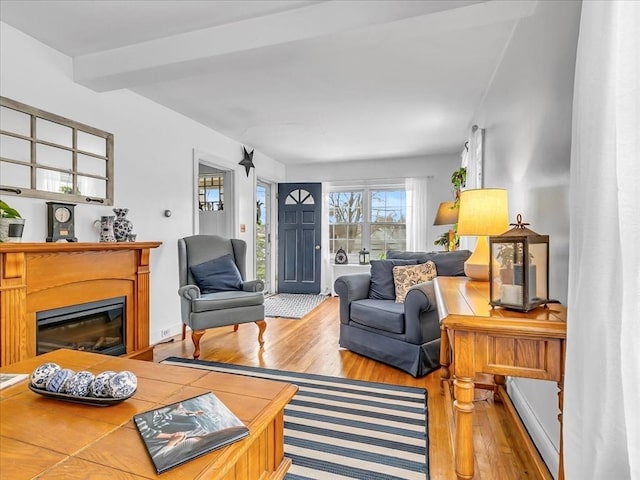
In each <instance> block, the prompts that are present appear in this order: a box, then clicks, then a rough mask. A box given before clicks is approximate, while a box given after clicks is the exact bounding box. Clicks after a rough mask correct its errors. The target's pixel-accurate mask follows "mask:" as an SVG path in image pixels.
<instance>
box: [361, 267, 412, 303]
mask: <svg viewBox="0 0 640 480" xmlns="http://www.w3.org/2000/svg"><path fill="white" fill-rule="evenodd" d="M417 264H418V260H371V283H370V285H369V298H370V299H373V300H393V301H395V299H396V286H395V284H394V283H393V267H395V266H398V265H417Z"/></svg>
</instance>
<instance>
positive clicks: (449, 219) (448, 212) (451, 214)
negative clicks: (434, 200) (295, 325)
mask: <svg viewBox="0 0 640 480" xmlns="http://www.w3.org/2000/svg"><path fill="white" fill-rule="evenodd" d="M457 221H458V207H457V206H456V204H455V202H441V203H440V206H439V207H438V213H436V218H435V220H434V221H433V224H434V225H453V224H454V223H456V222H457ZM455 249H456V242H455V232H454V231H453V228H450V229H449V241H448V242H447V250H448V251H453V250H455Z"/></svg>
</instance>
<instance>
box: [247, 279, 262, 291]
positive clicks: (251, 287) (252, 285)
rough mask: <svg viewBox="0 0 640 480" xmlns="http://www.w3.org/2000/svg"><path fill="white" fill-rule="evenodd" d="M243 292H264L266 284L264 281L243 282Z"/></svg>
mask: <svg viewBox="0 0 640 480" xmlns="http://www.w3.org/2000/svg"><path fill="white" fill-rule="evenodd" d="M242 290H243V291H244V292H262V291H263V290H264V282H263V281H262V280H248V281H246V282H242Z"/></svg>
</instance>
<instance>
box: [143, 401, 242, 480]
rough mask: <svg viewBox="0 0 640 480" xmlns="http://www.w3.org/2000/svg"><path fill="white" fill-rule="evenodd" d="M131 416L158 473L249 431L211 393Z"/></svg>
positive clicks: (223, 444) (239, 437)
mask: <svg viewBox="0 0 640 480" xmlns="http://www.w3.org/2000/svg"><path fill="white" fill-rule="evenodd" d="M133 420H134V422H135V424H136V427H138V431H139V432H140V436H141V437H142V440H143V441H144V444H145V446H146V447H147V450H148V452H149V456H150V457H151V460H152V461H153V464H154V465H155V467H156V471H157V472H158V473H162V472H165V471H166V470H169V469H170V468H173V467H177V466H178V465H180V464H182V463H184V462H187V461H189V460H192V459H194V458H196V457H199V456H201V455H204V454H205V453H208V452H211V451H213V450H216V449H218V448H221V447H224V446H225V445H228V444H230V443H233V442H236V441H238V440H240V439H242V438H244V437H246V436H247V435H249V429H248V428H247V427H246V426H245V425H244V423H242V421H241V420H240V419H239V418H238V417H236V416H235V415H234V414H233V412H232V411H231V410H229V409H228V408H227V406H226V405H225V404H224V403H222V402H221V401H220V399H219V398H218V397H216V396H215V395H214V394H213V393H205V394H203V395H198V396H197V397H193V398H189V399H187V400H182V401H180V402H176V403H173V404H171V405H167V406H165V407H160V408H156V409H154V410H149V411H148V412H144V413H140V414H138V415H134V417H133Z"/></svg>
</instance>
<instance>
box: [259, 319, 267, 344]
mask: <svg viewBox="0 0 640 480" xmlns="http://www.w3.org/2000/svg"><path fill="white" fill-rule="evenodd" d="M256 325H257V326H258V343H259V344H260V346H263V345H264V339H263V338H262V335H263V334H264V331H265V330H266V329H267V322H265V321H264V320H258V321H256Z"/></svg>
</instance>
